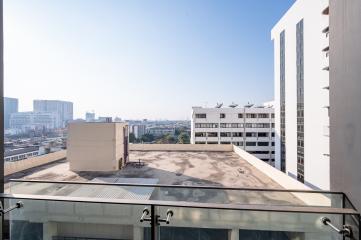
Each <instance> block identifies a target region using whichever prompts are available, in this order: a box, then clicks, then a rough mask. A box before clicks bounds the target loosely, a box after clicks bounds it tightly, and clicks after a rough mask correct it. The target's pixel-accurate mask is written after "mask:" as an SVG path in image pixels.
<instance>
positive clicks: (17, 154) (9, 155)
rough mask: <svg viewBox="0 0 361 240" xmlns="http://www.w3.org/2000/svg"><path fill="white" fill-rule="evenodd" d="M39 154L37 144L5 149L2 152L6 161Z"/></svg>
mask: <svg viewBox="0 0 361 240" xmlns="http://www.w3.org/2000/svg"><path fill="white" fill-rule="evenodd" d="M38 155H39V146H29V147H22V148H13V149H7V150H5V152H4V159H5V161H7V162H15V161H20V160H24V159H27V158H30V157H35V156H38Z"/></svg>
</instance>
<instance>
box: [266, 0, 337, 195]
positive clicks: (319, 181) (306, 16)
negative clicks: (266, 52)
mask: <svg viewBox="0 0 361 240" xmlns="http://www.w3.org/2000/svg"><path fill="white" fill-rule="evenodd" d="M327 6H328V0H319V1H314V0H298V1H296V2H295V4H294V5H293V6H292V7H291V8H290V9H289V10H288V12H287V13H286V14H285V15H284V16H283V17H282V18H281V20H280V21H279V22H278V23H277V24H276V26H275V27H274V28H273V29H272V33H271V35H272V39H273V40H274V53H275V55H274V66H275V69H274V72H275V74H274V78H275V116H276V166H277V167H278V168H280V138H279V136H280V34H281V32H282V31H283V30H285V79H286V80H285V82H286V83H285V89H286V91H285V92H286V100H285V101H286V173H287V174H289V175H290V176H294V177H296V176H297V91H296V87H297V78H296V74H297V66H296V25H297V23H298V22H299V21H300V20H302V19H303V26H304V28H303V31H304V34H303V37H304V172H305V173H304V174H305V175H304V177H305V184H307V185H309V186H311V187H313V188H320V189H325V190H326V189H329V186H330V184H329V181H330V180H329V179H330V176H329V156H328V154H329V137H328V136H325V135H327V134H325V132H326V131H327V130H326V129H327V128H328V125H329V117H328V111H327V108H325V106H328V105H329V101H328V98H329V93H328V90H325V89H324V87H326V86H328V75H329V74H328V71H325V70H322V69H323V68H324V67H326V66H328V59H327V57H326V54H325V53H324V52H322V49H324V48H325V47H326V46H327V45H328V38H327V37H326V34H324V33H322V30H323V29H325V27H327V26H328V16H326V15H323V14H322V11H323V10H324V9H325V8H326V7H327Z"/></svg>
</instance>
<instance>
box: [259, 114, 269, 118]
mask: <svg viewBox="0 0 361 240" xmlns="http://www.w3.org/2000/svg"><path fill="white" fill-rule="evenodd" d="M258 118H269V114H268V113H259V114H258Z"/></svg>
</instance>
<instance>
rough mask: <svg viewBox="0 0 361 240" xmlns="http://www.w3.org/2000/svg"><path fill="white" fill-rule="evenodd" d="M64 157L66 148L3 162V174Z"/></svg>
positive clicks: (6, 174)
mask: <svg viewBox="0 0 361 240" xmlns="http://www.w3.org/2000/svg"><path fill="white" fill-rule="evenodd" d="M65 157H66V150H62V151H58V152H54V153H49V154H45V155H41V156H37V157H33V158H27V159H24V160H20V161H16V162H5V169H4V175H5V176H8V175H10V174H13V173H17V172H21V171H24V170H26V169H29V168H34V167H38V166H41V165H44V164H47V163H51V162H55V161H58V160H61V159H64V158H65Z"/></svg>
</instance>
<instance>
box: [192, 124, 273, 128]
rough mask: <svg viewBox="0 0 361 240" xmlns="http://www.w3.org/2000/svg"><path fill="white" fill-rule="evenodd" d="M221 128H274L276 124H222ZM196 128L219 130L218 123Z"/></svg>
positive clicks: (196, 125) (201, 125)
mask: <svg viewBox="0 0 361 240" xmlns="http://www.w3.org/2000/svg"><path fill="white" fill-rule="evenodd" d="M219 126H220V128H270V127H272V128H274V127H275V124H274V123H271V124H270V123H220V125H219ZM195 128H218V123H196V124H195Z"/></svg>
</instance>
